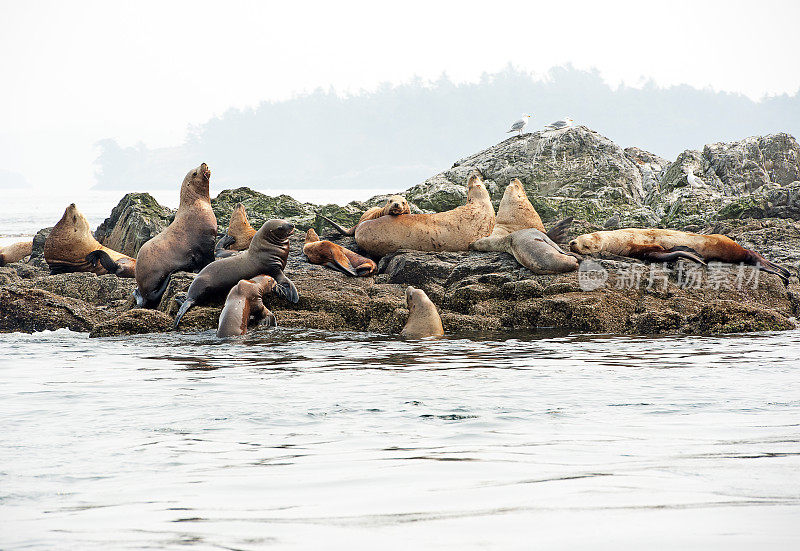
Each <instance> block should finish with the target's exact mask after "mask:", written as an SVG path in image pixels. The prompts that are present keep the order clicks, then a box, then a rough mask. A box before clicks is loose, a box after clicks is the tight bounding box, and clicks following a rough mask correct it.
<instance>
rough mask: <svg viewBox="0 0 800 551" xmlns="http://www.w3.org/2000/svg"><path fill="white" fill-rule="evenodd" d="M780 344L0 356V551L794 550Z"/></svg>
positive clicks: (99, 346) (160, 341) (120, 345)
mask: <svg viewBox="0 0 800 551" xmlns="http://www.w3.org/2000/svg"><path fill="white" fill-rule="evenodd" d="M799 352H800V333H798V332H796V331H792V332H784V333H765V334H752V335H745V336H731V337H664V338H641V337H627V336H587V335H583V336H577V335H572V336H571V335H566V336H564V335H561V336H558V335H538V336H537V335H531V334H526V335H510V336H509V335H492V334H483V335H475V336H474V337H473V338H469V339H467V338H459V339H455V338H448V339H443V340H423V341H416V342H404V341H401V340H399V339H397V338H394V337H390V336H385V335H370V334H361V333H326V332H318V331H300V330H288V329H280V328H279V329H276V330H271V331H267V330H263V331H262V330H259V331H256V332H253V333H251V334H250V335H248V336H246V337H244V338H240V339H234V340H226V341H221V340H219V339H217V338H216V337H215V336H214V334H213V332H205V333H199V334H164V335H140V336H135V337H126V338H107V339H89V338H88V337H87V336H86V335H85V334H80V333H73V332H70V331H66V330H59V331H55V332H45V333H39V334H34V335H23V334H11V335H2V337H0V377H1V378H0V380H2V385H0V411H2V419H3V430H2V431H0V459H1V461H0V464H1V465H2V469H1V470H0V519H1V520H0V522H1V523H2V530H0V548H2V549H5V550H17V549H19V550H21V549H26V550H27V549H75V550H85V549H187V548H191V549H237V550H256V549H265V548H276V549H377V548H380V549H434V548H435V549H459V550H463V549H534V548H541V549H726V550H730V549H796V548H797V542H798V540H799V539H800V523H798V522H797V519H798V518H800V415H798V413H800V392H798V391H800V366H798V353H799Z"/></svg>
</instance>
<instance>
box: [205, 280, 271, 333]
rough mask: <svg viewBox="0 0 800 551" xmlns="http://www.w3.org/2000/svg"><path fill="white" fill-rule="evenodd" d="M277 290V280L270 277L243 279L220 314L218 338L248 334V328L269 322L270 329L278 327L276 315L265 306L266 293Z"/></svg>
mask: <svg viewBox="0 0 800 551" xmlns="http://www.w3.org/2000/svg"><path fill="white" fill-rule="evenodd" d="M274 289H275V280H274V279H273V278H271V277H270V276H268V275H259V276H256V277H254V278H252V279H243V280H241V281H240V282H239V283H237V284H236V285H234V286H233V288H232V289H231V291H230V293H228V298H226V299H225V306H224V307H223V308H222V312H220V314H219V325H218V327H217V336H218V337H235V336H237V335H244V334H245V333H247V328H248V326H251V325H258V324H259V323H261V321H263V320H267V324H268V325H269V326H270V327H274V326H275V325H277V323H276V320H275V314H273V313H272V312H270V311H269V309H268V308H267V307H266V306H264V301H263V298H262V297H263V296H264V293H267V292H272V291H273V290H274Z"/></svg>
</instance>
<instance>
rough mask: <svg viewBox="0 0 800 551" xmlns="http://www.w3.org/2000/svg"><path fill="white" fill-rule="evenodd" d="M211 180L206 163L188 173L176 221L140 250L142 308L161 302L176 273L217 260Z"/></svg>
mask: <svg viewBox="0 0 800 551" xmlns="http://www.w3.org/2000/svg"><path fill="white" fill-rule="evenodd" d="M210 179H211V171H210V170H209V169H208V165H206V164H205V163H203V164H201V165H200V166H199V167H197V168H194V169H192V170H190V171H189V172H188V173H186V176H185V177H184V179H183V183H182V184H181V196H180V204H179V205H178V212H176V213H175V220H173V221H172V223H171V224H170V225H169V226H168V227H167V228H165V229H164V231H162V232H161V233H159V234H158V235H156V236H155V237H154V238H152V239H151V240H150V241H148V242H146V243H145V244H144V245H142V248H141V249H139V254H138V256H137V257H136V283H137V284H138V288H137V289H136V291H135V292H134V295H135V296H136V304H137V305H138V306H139V307H147V306H152V305H153V304H155V303H156V302H157V301H158V300H160V299H161V295H163V294H164V290H165V289H166V288H167V283H168V282H169V277H170V275H172V274H173V273H174V272H177V271H179V270H199V269H200V268H202V267H204V266H206V265H207V264H208V263H209V262H211V261H213V260H214V240H215V239H216V237H217V217H216V216H215V215H214V211H213V210H212V209H211V198H210V197H209V184H210ZM253 275H255V274H253ZM240 279H241V278H240Z"/></svg>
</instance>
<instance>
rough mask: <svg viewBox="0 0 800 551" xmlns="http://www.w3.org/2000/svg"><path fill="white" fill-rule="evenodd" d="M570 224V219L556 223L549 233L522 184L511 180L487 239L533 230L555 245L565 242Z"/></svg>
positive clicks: (514, 179) (516, 180)
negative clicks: (546, 237) (543, 234)
mask: <svg viewBox="0 0 800 551" xmlns="http://www.w3.org/2000/svg"><path fill="white" fill-rule="evenodd" d="M571 224H572V217H569V218H565V219H564V220H561V221H560V222H558V223H557V224H556V225H555V226H553V227H552V228H551V229H550V230H549V231H548V230H546V229H545V228H544V224H542V219H541V218H540V217H539V213H538V212H536V209H535V208H534V207H533V205H532V204H531V202H530V200H529V199H528V196H527V194H526V193H525V188H524V187H523V186H522V182H521V181H520V180H519V178H513V179H512V180H511V182H509V184H508V185H507V186H506V190H505V192H503V198H502V199H501V200H500V206H499V207H497V217H496V218H495V224H494V229H493V230H492V234H491V235H490V236H489V237H497V238H500V237H505V236H506V235H508V234H510V233H513V232H515V231H519V230H526V229H528V228H534V229H537V230H539V231H540V232H542V233H545V234H547V236H548V237H549V238H550V239H552V240H553V241H555V242H556V243H562V242H563V241H565V240H566V236H567V230H568V229H569V226H570V225H571ZM477 250H486V249H477Z"/></svg>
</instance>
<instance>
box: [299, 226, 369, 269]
mask: <svg viewBox="0 0 800 551" xmlns="http://www.w3.org/2000/svg"><path fill="white" fill-rule="evenodd" d="M303 254H304V255H306V258H308V261H309V262H310V263H312V264H321V265H322V266H327V267H328V268H332V269H334V270H339V271H340V272H343V273H345V274H347V275H349V276H367V275H370V274H372V273H373V272H375V270H377V269H378V266H377V265H376V264H375V262H373V261H372V260H370V259H369V258H365V257H363V256H361V255H360V254H356V253H354V252H353V251H351V250H350V249H346V248H344V247H342V246H341V245H337V244H336V243H331V242H330V241H321V240H320V238H319V236H318V235H317V232H315V231H314V229H313V228H311V229H309V230H308V232H306V242H305V244H304V245H303Z"/></svg>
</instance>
